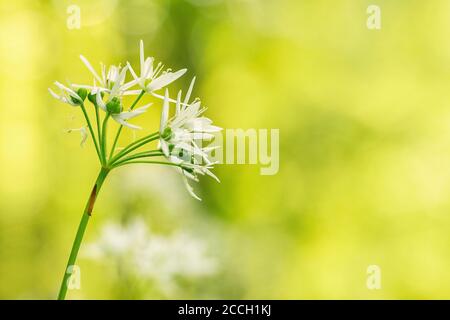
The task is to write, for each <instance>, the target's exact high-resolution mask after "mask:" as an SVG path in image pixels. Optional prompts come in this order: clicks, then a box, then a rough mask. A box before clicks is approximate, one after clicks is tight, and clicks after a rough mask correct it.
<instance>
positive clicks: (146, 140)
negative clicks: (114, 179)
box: [109, 132, 159, 163]
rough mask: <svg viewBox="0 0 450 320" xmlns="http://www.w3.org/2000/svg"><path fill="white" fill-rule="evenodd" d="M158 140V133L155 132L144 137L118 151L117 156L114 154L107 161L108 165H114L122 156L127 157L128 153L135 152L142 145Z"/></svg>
mask: <svg viewBox="0 0 450 320" xmlns="http://www.w3.org/2000/svg"><path fill="white" fill-rule="evenodd" d="M158 138H159V132H155V133H152V134H150V135H148V136H145V137H143V138H141V139H139V140H137V141H135V142H133V143H131V144H130V145H128V146H127V147H126V148H125V149H123V150H122V151H120V152H119V153H118V154H116V155H115V156H114V157H113V158H112V159H110V160H109V163H114V162H116V161H117V160H119V159H120V158H122V157H123V156H125V155H127V154H128V153H130V152H131V151H134V150H136V149H137V148H139V147H142V146H143V145H145V144H147V143H149V142H151V141H153V140H156V139H158Z"/></svg>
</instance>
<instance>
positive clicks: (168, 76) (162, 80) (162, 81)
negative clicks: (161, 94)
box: [147, 69, 187, 92]
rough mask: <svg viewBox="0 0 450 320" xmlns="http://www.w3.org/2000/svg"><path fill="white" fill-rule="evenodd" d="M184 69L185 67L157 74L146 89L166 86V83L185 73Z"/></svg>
mask: <svg viewBox="0 0 450 320" xmlns="http://www.w3.org/2000/svg"><path fill="white" fill-rule="evenodd" d="M186 71H187V69H181V70H178V71H177V72H167V73H165V74H163V75H161V76H159V77H158V78H156V79H155V80H153V81H152V82H151V83H150V84H149V85H148V86H147V91H150V92H151V91H155V90H158V89H161V88H163V87H165V86H167V85H168V84H170V83H172V82H173V81H175V80H177V79H178V78H179V77H181V76H182V75H183V74H185V73H186Z"/></svg>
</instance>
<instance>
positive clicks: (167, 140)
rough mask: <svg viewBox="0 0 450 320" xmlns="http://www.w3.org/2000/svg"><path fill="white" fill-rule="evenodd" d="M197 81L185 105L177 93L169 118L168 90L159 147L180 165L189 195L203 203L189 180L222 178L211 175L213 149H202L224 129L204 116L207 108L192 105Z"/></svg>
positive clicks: (163, 109) (197, 104) (199, 104)
mask: <svg viewBox="0 0 450 320" xmlns="http://www.w3.org/2000/svg"><path fill="white" fill-rule="evenodd" d="M194 82H195V78H194V79H193V80H192V82H191V86H190V87H189V90H188V93H187V95H186V97H185V102H183V103H182V102H181V91H180V92H179V93H178V97H177V102H176V110H175V115H174V116H173V117H172V118H170V119H169V104H170V101H169V95H168V90H166V94H165V98H164V103H163V108H162V114H161V123H160V129H159V130H160V142H159V145H160V148H161V150H162V152H163V153H164V155H165V156H166V158H167V159H169V160H170V161H171V162H172V163H175V164H178V165H179V170H180V171H181V173H182V174H183V180H184V182H185V185H186V187H187V190H188V191H189V193H190V194H191V195H192V196H193V197H194V198H196V199H198V200H201V199H200V198H199V197H198V196H197V195H196V194H195V193H194V192H193V189H192V187H191V186H190V185H189V183H188V180H187V179H191V180H193V181H196V182H197V181H198V175H205V174H206V175H208V176H210V177H212V178H214V179H215V180H217V181H219V179H218V178H217V177H216V176H215V175H214V174H213V173H212V172H211V170H210V169H212V168H213V165H214V164H215V163H213V162H212V161H210V159H209V153H210V152H211V151H212V150H213V149H214V147H208V146H206V147H203V144H204V141H211V140H212V139H214V133H215V132H219V131H221V130H222V128H220V127H218V126H214V125H213V124H212V121H211V120H210V119H209V118H206V117H204V116H202V114H203V113H204V112H205V110H206V108H204V107H202V106H201V102H200V100H197V99H196V100H194V101H193V102H192V103H189V102H188V101H189V97H190V94H191V91H192V87H193V85H194Z"/></svg>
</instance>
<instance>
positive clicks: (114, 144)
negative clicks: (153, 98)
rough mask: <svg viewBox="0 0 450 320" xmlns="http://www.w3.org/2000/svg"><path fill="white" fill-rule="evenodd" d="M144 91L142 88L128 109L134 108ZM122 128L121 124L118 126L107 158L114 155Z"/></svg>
mask: <svg viewBox="0 0 450 320" xmlns="http://www.w3.org/2000/svg"><path fill="white" fill-rule="evenodd" d="M144 93H145V90H142V91H141V93H140V94H139V95H138V96H137V98H136V100H134V102H133V104H132V105H131V107H130V110H133V109H134V107H135V106H136V104H137V103H138V101H139V100H141V98H142V96H143V95H144ZM122 128H123V126H122V125H121V126H120V127H119V129H117V133H116V137H115V138H114V143H113V145H112V147H111V151H110V153H109V159H111V157H112V156H113V155H114V151H115V150H116V145H117V141H119V136H120V133H121V132H122Z"/></svg>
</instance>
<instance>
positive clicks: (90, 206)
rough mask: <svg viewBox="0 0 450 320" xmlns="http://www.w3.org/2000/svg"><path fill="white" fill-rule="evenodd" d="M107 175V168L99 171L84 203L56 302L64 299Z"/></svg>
mask: <svg viewBox="0 0 450 320" xmlns="http://www.w3.org/2000/svg"><path fill="white" fill-rule="evenodd" d="M108 173H109V169H107V168H102V169H101V170H100V173H99V174H98V177H97V180H96V181H95V184H94V187H93V188H92V191H91V195H90V196H89V199H88V201H87V203H86V207H85V208H84V212H83V215H82V217H81V221H80V224H79V226H78V230H77V234H76V236H75V240H74V241H73V245H72V249H71V251H70V256H69V260H68V262H67V267H66V270H65V272H64V276H63V279H62V282H61V288H60V289H59V294H58V300H64V298H65V297H66V293H67V288H68V281H69V278H70V275H71V272H70V269H71V268H72V266H74V265H75V262H76V260H77V255H78V251H79V249H80V246H81V241H82V240H83V236H84V232H85V230H86V227H87V224H88V222H89V218H90V217H91V214H92V209H93V208H94V204H95V200H96V199H97V196H98V193H99V192H100V188H101V187H102V185H103V182H104V181H105V179H106V176H107V175H108Z"/></svg>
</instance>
